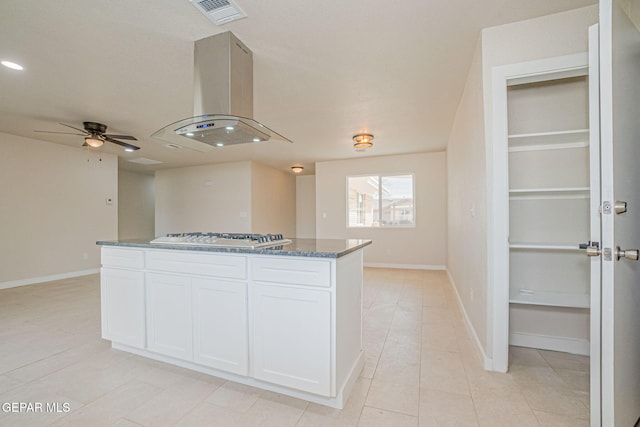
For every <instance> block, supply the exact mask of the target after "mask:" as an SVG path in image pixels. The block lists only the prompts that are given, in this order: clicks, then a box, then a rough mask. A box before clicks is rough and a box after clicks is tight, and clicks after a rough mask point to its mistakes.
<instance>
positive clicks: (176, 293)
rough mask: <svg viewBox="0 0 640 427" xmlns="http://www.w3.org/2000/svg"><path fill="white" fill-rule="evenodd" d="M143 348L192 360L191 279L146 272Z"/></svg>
mask: <svg viewBox="0 0 640 427" xmlns="http://www.w3.org/2000/svg"><path fill="white" fill-rule="evenodd" d="M146 286H147V348H148V349H149V350H151V351H153V352H156V353H160V354H166V355H167V356H172V357H176V358H178V359H183V360H192V359H193V338H192V324H191V322H192V314H191V279H190V278H189V277H186V276H177V275H176V276H172V275H170V274H154V273H147V279H146Z"/></svg>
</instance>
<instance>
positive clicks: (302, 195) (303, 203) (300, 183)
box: [296, 175, 316, 239]
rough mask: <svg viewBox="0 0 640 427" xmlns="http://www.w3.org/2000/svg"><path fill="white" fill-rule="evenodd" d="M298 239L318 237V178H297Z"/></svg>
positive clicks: (306, 176)
mask: <svg viewBox="0 0 640 427" xmlns="http://www.w3.org/2000/svg"><path fill="white" fill-rule="evenodd" d="M296 237H298V238H306V239H315V237H316V176H315V175H303V176H298V177H296Z"/></svg>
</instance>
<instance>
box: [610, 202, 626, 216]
mask: <svg viewBox="0 0 640 427" xmlns="http://www.w3.org/2000/svg"><path fill="white" fill-rule="evenodd" d="M613 209H614V210H615V211H616V213H617V214H618V215H620V214H623V213H625V212H626V211H627V202H622V201H619V200H616V202H615V203H614V204H613Z"/></svg>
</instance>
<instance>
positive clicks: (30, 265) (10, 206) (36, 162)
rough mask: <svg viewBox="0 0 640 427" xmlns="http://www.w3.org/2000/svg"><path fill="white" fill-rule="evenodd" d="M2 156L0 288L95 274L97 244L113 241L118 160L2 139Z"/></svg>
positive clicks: (4, 136) (12, 138)
mask: <svg viewBox="0 0 640 427" xmlns="http://www.w3.org/2000/svg"><path fill="white" fill-rule="evenodd" d="M0 153H2V155H0V194H2V202H0V218H1V219H2V221H0V236H2V237H1V240H2V244H0V288H3V287H10V286H16V285H21V284H28V283H36V282H39V281H45V280H50V279H55V278H59V277H65V276H73V275H79V274H86V273H88V272H91V271H92V270H95V269H97V268H99V267H100V248H99V247H98V246H96V241H97V240H115V239H117V237H118V186H117V182H118V177H117V173H118V171H117V167H118V165H117V158H116V156H113V155H110V154H102V156H101V158H102V161H99V158H100V156H99V155H98V154H97V153H96V152H94V151H89V150H85V149H81V148H74V147H68V146H63V145H60V144H53V143H49V142H43V141H38V140H35V139H30V138H24V137H19V136H14V135H8V134H4V133H0ZM106 198H111V199H112V201H113V204H111V205H107V204H106V201H105V199H106Z"/></svg>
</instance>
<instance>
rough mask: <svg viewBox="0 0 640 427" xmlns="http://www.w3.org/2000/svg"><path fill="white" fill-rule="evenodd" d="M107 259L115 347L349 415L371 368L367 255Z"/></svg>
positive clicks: (123, 255)
mask: <svg viewBox="0 0 640 427" xmlns="http://www.w3.org/2000/svg"><path fill="white" fill-rule="evenodd" d="M102 251H103V263H105V262H106V263H105V265H104V267H103V269H102V271H103V277H102V292H103V297H102V306H103V331H104V332H103V336H104V337H105V338H107V339H111V340H112V341H113V347H114V348H119V349H122V350H126V351H131V352H134V353H136V354H140V355H144V356H147V357H151V358H154V359H157V360H162V361H164V362H168V363H174V364H177V365H179V366H183V367H187V368H191V369H195V370H197V371H200V372H205V373H210V374H212V375H217V376H220V377H223V378H226V379H230V380H233V381H237V382H241V383H243V384H248V385H251V386H255V387H261V388H264V389H267V390H271V391H275V392H279V393H284V394H288V395H291V396H294V397H297V398H302V399H307V400H309V401H312V402H316V403H321V404H325V405H329V406H332V407H336V408H342V407H343V406H344V403H345V401H346V399H347V397H348V394H349V391H350V390H351V388H352V387H353V385H354V384H355V381H356V380H357V378H358V375H359V374H360V371H361V370H362V367H363V365H364V354H363V352H362V251H361V250H357V251H354V252H353V253H348V254H346V255H343V256H341V257H339V258H337V259H335V258H334V259H327V258H322V257H318V258H311V257H305V256H268V255H262V254H225V253H218V252H207V251H191V250H172V249H155V248H144V249H139V250H135V251H131V253H128V252H126V251H127V250H121V249H112V248H109V247H103V248H102ZM118 251H125V252H118ZM134 254H135V256H137V258H136V259H132V255H134ZM134 258H135V257H134ZM116 266H118V267H117V268H116ZM123 266H124V267H123ZM145 333H146V337H145Z"/></svg>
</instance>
